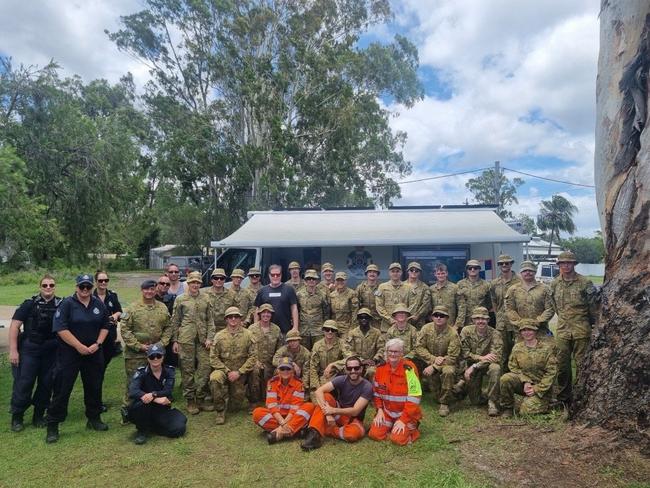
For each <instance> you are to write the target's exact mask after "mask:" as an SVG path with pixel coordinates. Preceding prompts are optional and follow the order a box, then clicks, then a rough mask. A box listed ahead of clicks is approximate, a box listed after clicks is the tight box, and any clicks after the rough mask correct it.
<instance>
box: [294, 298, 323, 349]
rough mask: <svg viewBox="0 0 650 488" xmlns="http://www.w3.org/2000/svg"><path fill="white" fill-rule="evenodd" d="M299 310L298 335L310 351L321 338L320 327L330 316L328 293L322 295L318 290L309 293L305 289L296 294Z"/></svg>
mask: <svg viewBox="0 0 650 488" xmlns="http://www.w3.org/2000/svg"><path fill="white" fill-rule="evenodd" d="M296 295H297V296H298V309H299V310H300V335H301V336H302V343H303V344H304V345H305V346H306V347H307V349H311V348H312V347H313V346H314V344H315V343H316V341H318V340H320V339H321V338H322V337H323V331H322V330H321V327H322V326H323V322H325V321H326V320H327V319H329V316H330V300H329V293H328V294H327V295H323V294H322V293H321V292H319V291H318V290H314V292H313V293H310V292H309V290H308V289H307V287H305V288H303V289H302V290H300V291H298V292H297V293H296Z"/></svg>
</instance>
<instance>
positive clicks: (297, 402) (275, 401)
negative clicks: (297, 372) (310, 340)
mask: <svg viewBox="0 0 650 488" xmlns="http://www.w3.org/2000/svg"><path fill="white" fill-rule="evenodd" d="M313 412H314V404H313V403H310V402H305V390H304V388H303V386H302V382H301V381H300V380H299V379H297V378H295V376H294V366H293V361H292V360H291V358H288V357H283V358H282V359H281V360H280V362H279V364H278V368H277V376H273V377H272V378H271V379H270V380H269V381H268V383H267V387H266V407H258V408H256V409H255V410H253V422H255V423H256V424H257V425H259V426H260V427H262V428H263V429H264V430H265V431H266V432H267V434H266V439H267V440H268V442H269V444H275V443H276V442H278V441H280V440H282V439H284V438H285V437H293V436H294V435H296V434H297V433H298V432H300V431H301V430H302V429H303V428H304V427H305V426H306V425H307V422H309V419H310V418H311V414H312V413H313Z"/></svg>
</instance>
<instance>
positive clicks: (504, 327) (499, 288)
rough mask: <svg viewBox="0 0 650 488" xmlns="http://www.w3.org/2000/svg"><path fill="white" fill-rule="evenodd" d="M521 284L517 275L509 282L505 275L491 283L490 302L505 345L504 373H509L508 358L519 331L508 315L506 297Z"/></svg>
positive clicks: (497, 327) (502, 365)
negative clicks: (509, 291)
mask: <svg viewBox="0 0 650 488" xmlns="http://www.w3.org/2000/svg"><path fill="white" fill-rule="evenodd" d="M520 283H521V278H520V277H519V276H517V275H516V274H515V273H512V278H510V279H509V280H508V281H506V280H505V278H504V277H503V275H500V276H499V277H498V278H497V279H495V280H492V281H490V301H491V302H492V306H493V307H494V314H495V316H496V322H497V323H496V329H497V330H498V331H499V332H500V333H501V342H502V343H503V355H502V359H501V361H502V363H501V367H502V370H503V371H504V372H505V371H507V369H506V367H507V365H508V357H510V351H512V346H514V344H515V339H516V336H517V332H518V331H519V328H518V327H515V326H514V325H513V324H511V323H510V320H508V316H507V315H506V295H507V293H508V290H509V289H510V288H512V287H513V286H516V285H518V284H520Z"/></svg>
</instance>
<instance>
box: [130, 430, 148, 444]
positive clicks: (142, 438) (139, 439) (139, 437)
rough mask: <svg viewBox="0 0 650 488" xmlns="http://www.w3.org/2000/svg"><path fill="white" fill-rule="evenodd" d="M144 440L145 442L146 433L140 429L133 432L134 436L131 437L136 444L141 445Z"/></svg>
mask: <svg viewBox="0 0 650 488" xmlns="http://www.w3.org/2000/svg"><path fill="white" fill-rule="evenodd" d="M146 442H147V434H146V433H145V432H143V431H141V430H139V431H137V432H136V433H135V437H134V438H133V443H134V444H137V445H138V446H141V445H142V444H145V443H146Z"/></svg>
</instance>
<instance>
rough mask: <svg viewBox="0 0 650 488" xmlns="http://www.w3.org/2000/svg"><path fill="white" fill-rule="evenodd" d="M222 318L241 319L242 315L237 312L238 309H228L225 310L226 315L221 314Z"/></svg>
mask: <svg viewBox="0 0 650 488" xmlns="http://www.w3.org/2000/svg"><path fill="white" fill-rule="evenodd" d="M223 316H224V317H233V316H236V317H243V315H242V313H241V312H240V311H239V308H237V307H228V308H227V309H226V313H224V314H223Z"/></svg>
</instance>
